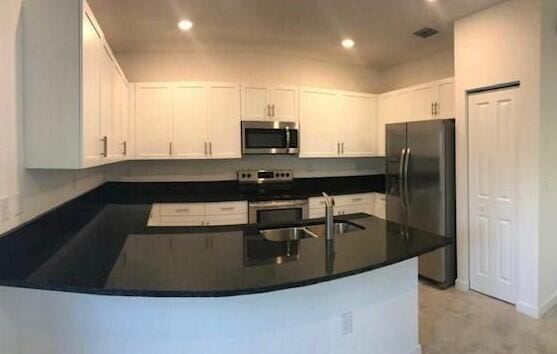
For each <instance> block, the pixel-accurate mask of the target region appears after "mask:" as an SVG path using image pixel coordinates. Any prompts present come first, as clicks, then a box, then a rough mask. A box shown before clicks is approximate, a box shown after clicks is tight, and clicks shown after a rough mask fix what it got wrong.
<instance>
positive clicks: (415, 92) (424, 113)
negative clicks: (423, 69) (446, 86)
mask: <svg viewBox="0 0 557 354" xmlns="http://www.w3.org/2000/svg"><path fill="white" fill-rule="evenodd" d="M438 90H439V89H438V86H437V85H435V84H428V85H424V86H419V87H416V88H413V89H412V113H411V116H412V117H411V120H427V119H433V118H435V109H436V108H435V107H434V105H435V103H437V101H438V99H439V91H438Z"/></svg>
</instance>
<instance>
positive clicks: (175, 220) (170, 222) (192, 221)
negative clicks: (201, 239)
mask: <svg viewBox="0 0 557 354" xmlns="http://www.w3.org/2000/svg"><path fill="white" fill-rule="evenodd" d="M204 219H205V218H204V216H203V215H197V216H161V217H160V218H159V219H158V220H156V219H153V220H150V221H149V226H202V225H203V224H204Z"/></svg>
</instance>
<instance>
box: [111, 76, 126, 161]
mask: <svg viewBox="0 0 557 354" xmlns="http://www.w3.org/2000/svg"><path fill="white" fill-rule="evenodd" d="M112 72H113V74H112V136H111V139H110V145H109V156H110V157H111V158H114V159H123V158H124V146H123V144H124V139H123V128H124V127H123V124H124V116H123V111H122V106H123V104H124V102H123V99H124V97H123V88H122V77H121V75H120V72H119V71H118V68H117V67H116V65H114V66H113V70H112Z"/></svg>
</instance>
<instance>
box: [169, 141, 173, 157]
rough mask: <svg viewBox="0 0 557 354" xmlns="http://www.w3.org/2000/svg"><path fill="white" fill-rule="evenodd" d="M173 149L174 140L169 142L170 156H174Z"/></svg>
mask: <svg viewBox="0 0 557 354" xmlns="http://www.w3.org/2000/svg"><path fill="white" fill-rule="evenodd" d="M172 150H173V146H172V142H169V143H168V154H169V155H170V156H172V153H173V151H172Z"/></svg>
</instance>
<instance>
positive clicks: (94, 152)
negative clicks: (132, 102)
mask: <svg viewBox="0 0 557 354" xmlns="http://www.w3.org/2000/svg"><path fill="white" fill-rule="evenodd" d="M102 51H103V48H102V43H101V37H100V34H99V32H98V31H97V29H96V28H95V26H94V25H93V22H92V21H91V19H90V18H89V17H88V14H87V13H85V16H83V123H82V124H83V125H82V126H83V127H82V129H83V131H82V140H83V141H82V147H83V165H85V166H90V165H95V164H97V163H98V162H99V161H100V159H101V152H102V143H101V130H100V129H101V123H100V91H99V86H100V78H101V54H102Z"/></svg>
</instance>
